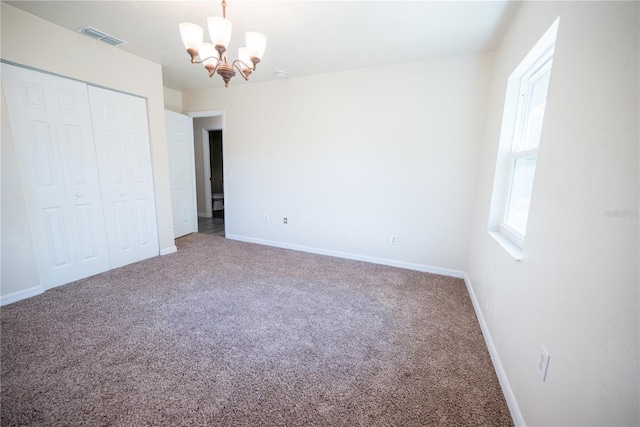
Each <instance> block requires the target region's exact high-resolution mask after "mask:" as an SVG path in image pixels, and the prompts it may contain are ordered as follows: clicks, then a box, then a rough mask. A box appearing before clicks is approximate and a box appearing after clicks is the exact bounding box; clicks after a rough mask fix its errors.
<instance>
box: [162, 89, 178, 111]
mask: <svg viewBox="0 0 640 427" xmlns="http://www.w3.org/2000/svg"><path fill="white" fill-rule="evenodd" d="M162 90H163V93H164V108H165V109H166V110H169V111H174V112H176V113H182V92H179V91H177V90H174V89H170V88H168V87H164V88H162Z"/></svg>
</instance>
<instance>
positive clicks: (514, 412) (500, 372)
mask: <svg viewBox="0 0 640 427" xmlns="http://www.w3.org/2000/svg"><path fill="white" fill-rule="evenodd" d="M464 283H465V284H466V285H467V291H468V292H469V297H470V298H471V303H472V304H473V309H474V310H475V312H476V317H477V318H478V323H480V329H481V330H482V335H483V336H484V342H485V343H486V344H487V349H489V355H490V356H491V362H492V363H493V369H494V370H495V371H496V375H497V376H498V382H499V383H500V387H501V388H502V394H504V398H505V400H506V401H507V406H508V407H509V412H510V413H511V418H512V419H513V424H515V425H516V427H525V426H526V424H525V423H524V418H522V413H521V412H520V407H519V406H518V402H517V401H516V397H515V396H514V394H513V391H512V390H511V385H509V380H508V379H507V373H506V372H505V371H504V367H503V366H502V362H500V356H498V350H497V349H496V346H495V344H494V343H493V339H492V338H491V333H489V327H488V326H487V322H486V321H485V320H484V315H483V314H482V310H481V309H480V303H479V302H478V299H477V298H476V293H475V292H474V291H473V287H472V286H471V280H470V279H469V276H467V273H464Z"/></svg>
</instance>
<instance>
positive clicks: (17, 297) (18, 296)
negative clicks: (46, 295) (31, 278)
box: [0, 286, 44, 306]
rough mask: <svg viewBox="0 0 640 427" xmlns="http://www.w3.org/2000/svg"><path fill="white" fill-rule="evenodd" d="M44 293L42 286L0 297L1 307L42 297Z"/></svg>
mask: <svg viewBox="0 0 640 427" xmlns="http://www.w3.org/2000/svg"><path fill="white" fill-rule="evenodd" d="M43 292H44V288H43V287H42V286H34V287H32V288H29V289H24V290H22V291H17V292H12V293H10V294H8V295H3V296H0V306H3V305H7V304H11V303H14V302H18V301H21V300H23V299H26V298H30V297H34V296H36V295H40V294H41V293H43Z"/></svg>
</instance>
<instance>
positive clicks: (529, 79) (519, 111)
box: [498, 43, 555, 249]
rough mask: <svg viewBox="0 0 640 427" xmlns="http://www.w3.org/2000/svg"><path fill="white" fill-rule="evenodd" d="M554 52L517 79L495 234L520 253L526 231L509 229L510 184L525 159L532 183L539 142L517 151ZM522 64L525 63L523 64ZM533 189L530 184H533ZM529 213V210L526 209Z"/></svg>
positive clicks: (550, 52) (549, 53)
mask: <svg viewBox="0 0 640 427" xmlns="http://www.w3.org/2000/svg"><path fill="white" fill-rule="evenodd" d="M554 50H555V43H553V44H552V45H551V46H549V47H548V48H547V49H546V50H545V51H544V53H542V55H540V56H539V57H538V58H537V59H536V61H535V62H533V64H531V66H530V67H529V68H528V69H527V70H526V71H525V72H524V73H523V74H522V76H521V77H520V79H519V80H520V87H519V91H518V92H519V93H518V104H517V107H516V115H515V121H514V125H513V135H512V137H511V148H510V151H509V159H508V172H507V173H508V178H507V181H506V188H505V189H504V203H503V204H502V212H501V215H500V223H499V224H498V232H500V233H501V234H503V235H504V236H505V237H506V238H507V239H509V240H510V241H512V242H513V243H514V244H515V245H516V246H518V247H519V248H520V249H522V247H523V245H524V238H525V235H526V224H525V229H524V231H523V232H522V233H520V232H519V231H518V230H517V229H516V228H515V227H512V226H511V225H510V224H509V223H508V221H507V217H508V215H509V209H510V208H511V198H512V192H513V181H514V177H515V172H516V162H517V161H518V160H524V159H535V162H536V166H534V172H533V174H534V178H533V179H534V181H535V169H536V167H537V162H538V149H539V148H540V140H538V141H537V143H536V146H535V147H534V148H528V149H524V150H519V149H518V147H519V146H520V145H523V139H524V137H525V131H526V124H527V123H526V121H527V119H528V113H529V112H530V111H531V108H530V106H529V105H528V104H529V102H530V100H531V94H532V87H533V84H534V83H535V82H536V80H537V79H539V78H540V76H542V75H544V74H545V73H546V72H547V71H549V73H550V72H551V69H552V67H553V54H554ZM523 62H524V61H523ZM547 95H548V88H547ZM545 110H546V97H545ZM542 122H543V123H544V112H543V113H542ZM532 185H533V184H532ZM529 209H530V206H529ZM529 209H527V219H528V216H529V212H528V211H529Z"/></svg>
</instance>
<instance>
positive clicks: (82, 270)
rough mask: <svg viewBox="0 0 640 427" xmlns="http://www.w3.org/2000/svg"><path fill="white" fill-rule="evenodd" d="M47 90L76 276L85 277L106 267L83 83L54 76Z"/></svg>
mask: <svg viewBox="0 0 640 427" xmlns="http://www.w3.org/2000/svg"><path fill="white" fill-rule="evenodd" d="M51 90H52V94H53V96H52V101H53V104H54V112H55V113H54V114H55V118H56V127H57V135H58V139H59V150H60V158H61V161H62V163H63V165H64V167H63V171H64V175H65V182H66V187H67V190H68V191H67V192H66V194H67V205H68V206H69V209H70V215H71V217H72V222H71V224H72V229H73V230H72V233H73V234H74V236H75V243H76V244H75V248H76V251H75V253H76V259H75V263H76V265H77V268H78V276H79V277H86V276H90V275H92V274H96V273H97V272H101V271H106V270H108V269H109V268H110V262H109V250H108V246H107V234H106V228H105V223H104V214H103V206H102V192H101V188H100V179H99V176H98V163H97V160H96V151H95V144H94V138H93V127H92V126H91V112H90V109H89V98H88V95H87V88H86V85H85V84H84V83H79V82H76V81H73V80H69V79H60V78H56V83H55V84H52V85H51ZM98 260H101V268H100V269H99V270H95V269H94V267H93V264H94V263H96V262H97V261H98Z"/></svg>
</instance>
